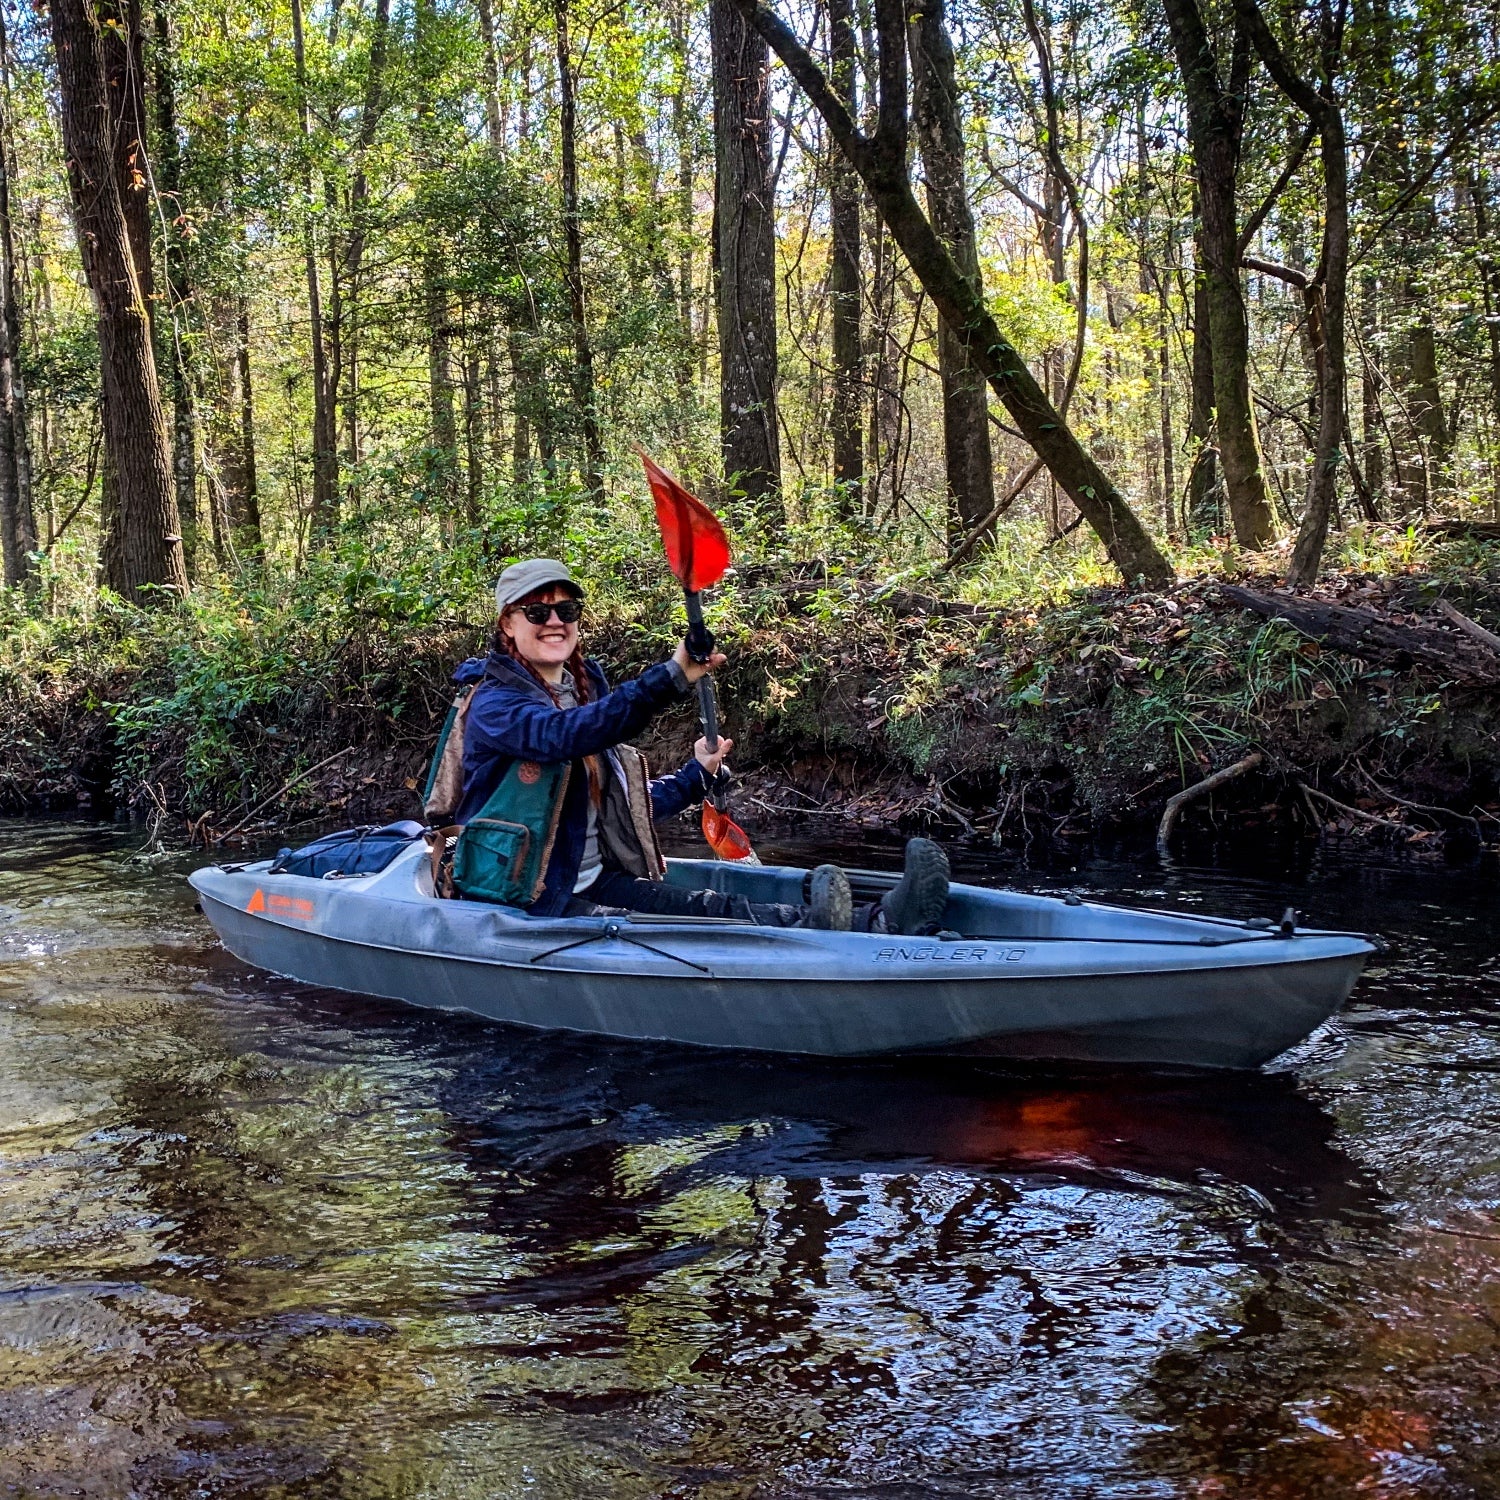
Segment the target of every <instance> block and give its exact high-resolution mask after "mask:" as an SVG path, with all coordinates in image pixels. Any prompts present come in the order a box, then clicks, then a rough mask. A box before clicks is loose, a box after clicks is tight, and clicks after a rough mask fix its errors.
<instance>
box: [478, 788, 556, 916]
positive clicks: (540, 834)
mask: <svg viewBox="0 0 1500 1500" xmlns="http://www.w3.org/2000/svg"><path fill="white" fill-rule="evenodd" d="M572 770H573V767H572V764H571V763H570V762H568V761H559V762H557V763H556V764H553V765H541V764H539V763H538V762H537V761H534V760H518V761H514V762H513V763H512V764H511V767H510V769H509V770H508V771H506V773H505V775H504V776H502V777H501V778H500V785H499V786H497V787H496V788H495V790H494V791H493V792H491V793H490V796H489V799H488V800H487V801H486V802H485V804H484V806H483V807H482V808H480V809H479V813H478V816H476V817H473V818H470V819H469V821H468V822H467V823H465V824H464V825H463V828H462V830H461V831H460V832H459V835H458V842H457V843H456V844H455V845H454V846H453V887H454V890H455V891H457V893H458V894H459V895H461V896H467V897H468V898H469V899H470V900H472V901H495V902H498V903H499V904H500V905H501V906H530V905H531V903H532V902H533V901H535V900H536V898H537V897H538V896H540V895H541V893H542V885H543V884H544V882H545V881H546V878H547V861H548V860H550V859H551V858H552V845H553V842H554V841H555V840H556V838H557V825H558V823H559V822H560V821H561V819H562V810H563V798H564V797H565V795H566V794H567V790H568V777H569V776H570V774H571V773H572Z"/></svg>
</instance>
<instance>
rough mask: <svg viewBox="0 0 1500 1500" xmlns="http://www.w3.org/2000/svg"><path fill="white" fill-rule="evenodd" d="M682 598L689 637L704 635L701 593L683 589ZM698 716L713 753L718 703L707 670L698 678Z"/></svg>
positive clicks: (690, 648) (704, 736) (716, 737)
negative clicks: (685, 603)
mask: <svg viewBox="0 0 1500 1500" xmlns="http://www.w3.org/2000/svg"><path fill="white" fill-rule="evenodd" d="M683 598H684V599H685V600H686V601H687V617H688V636H689V638H690V639H691V637H692V636H693V635H695V634H696V635H699V636H703V635H705V634H706V633H707V629H708V627H707V626H705V625H704V623H703V596H702V594H700V593H699V592H698V591H697V590H696V589H691V590H688V589H684V590H683ZM688 650H689V652H690V653H691V651H692V647H691V646H689V648H688ZM695 659H696V658H695ZM707 659H708V658H707V657H704V658H703V660H705V661H706V660H707ZM698 717H699V718H701V719H702V720H703V738H704V739H705V740H707V741H708V753H709V754H710V755H713V754H714V753H715V752H716V751H717V750H718V748H719V704H718V700H717V699H716V698H715V697H714V683H713V678H712V677H711V676H710V675H709V674H708V673H707V672H705V673H704V674H703V675H702V676H701V677H700V678H699V679H698Z"/></svg>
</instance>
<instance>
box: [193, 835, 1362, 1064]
mask: <svg viewBox="0 0 1500 1500" xmlns="http://www.w3.org/2000/svg"><path fill="white" fill-rule="evenodd" d="M807 878H808V874H807V871H805V870H801V869H796V868H792V867H774V866H758V867H756V866H744V865H738V864H726V863H720V862H718V861H712V860H672V861H670V863H669V867H668V874H667V879H668V880H669V881H671V882H673V883H675V884H678V885H684V886H689V887H710V888H713V889H716V890H721V891H727V892H733V893H737V894H741V895H745V896H748V897H749V898H750V899H752V900H755V901H787V902H797V901H802V900H803V899H804V894H803V893H804V889H805V883H806V881H807ZM190 879H191V881H192V883H193V885H194V887H195V888H196V889H197V891H198V893H199V895H200V897H201V898H202V907H203V911H204V913H205V914H206V915H207V917H208V919H209V921H210V922H212V923H213V925H214V928H215V930H216V931H217V932H218V934H219V937H220V938H221V940H222V941H223V943H224V946H225V947H226V948H228V949H229V951H230V952H231V953H233V954H235V955H236V956H237V957H239V958H241V959H243V960H245V962H247V963H250V964H254V965H255V966H256V967H258V968H262V969H269V970H271V971H272V972H273V973H276V974H281V975H285V976H287V977H288V978H292V979H298V980H302V981H304V982H305V983H308V984H314V985H323V986H326V987H328V988H331V989H338V990H348V991H351V992H353V993H356V994H363V995H374V996H381V997H384V998H387V999H393V1000H404V1001H407V1002H409V1003H411V1004H413V1005H425V1006H433V1007H436V1008H438V1009H442V1010H455V1011H468V1012H471V1013H473V1014H475V1015H479V1016H484V1017H487V1018H488V1019H490V1020H495V1021H505V1022H510V1023H514V1024H518V1025H522V1026H531V1027H543V1028H563V1029H566V1030H570V1031H580V1032H590V1033H594V1034H597V1035H601V1036H610V1037H628V1038H636V1039H652V1040H660V1041H668V1042H675V1043H686V1044H690V1045H695V1046H702V1047H732V1048H748V1049H752V1050H756V1051H765V1052H787V1053H803V1054H812V1055H817V1056H825V1057H870V1056H881V1055H885V1056H893V1055H903V1054H910V1055H937V1056H960V1057H996V1058H1013V1059H1038V1060H1041V1059H1056V1060H1069V1061H1084V1062H1108V1063H1144V1064H1159V1065H1179V1066H1190V1067H1217V1068H1250V1067H1256V1066H1258V1065H1259V1064H1261V1063H1263V1062H1266V1061H1268V1060H1269V1059H1270V1058H1273V1057H1275V1056H1276V1055H1277V1054H1278V1053H1279V1052H1283V1051H1285V1050H1286V1049H1287V1048H1288V1047H1290V1046H1292V1045H1293V1044H1295V1043H1296V1042H1299V1041H1301V1040H1302V1039H1303V1038H1305V1037H1306V1036H1308V1035H1309V1033H1311V1032H1312V1031H1314V1030H1315V1029H1316V1028H1317V1027H1318V1026H1320V1025H1321V1024H1322V1023H1323V1022H1324V1021H1326V1020H1327V1019H1328V1018H1329V1017H1330V1016H1331V1015H1333V1013H1334V1012H1335V1011H1337V1010H1338V1008H1339V1007H1340V1006H1341V1005H1342V1004H1343V1003H1344V1001H1345V999H1347V997H1348V995H1349V992H1350V990H1351V989H1352V988H1353V986H1354V982H1355V980H1356V979H1357V978H1358V977H1359V972H1360V969H1361V967H1362V966H1363V964H1364V961H1365V959H1366V957H1367V956H1368V955H1369V954H1370V953H1371V952H1373V951H1374V949H1373V946H1372V944H1371V943H1370V941H1369V940H1368V939H1367V938H1365V937H1363V936H1361V935H1360V934H1357V933H1345V932H1320V931H1315V930H1312V929H1304V928H1296V929H1294V930H1290V931H1288V930H1286V929H1284V928H1277V927H1273V926H1271V925H1270V924H1269V923H1266V922H1261V923H1259V924H1257V923H1255V922H1238V921H1231V920H1228V919H1224V918H1217V917H1200V916H1182V915H1178V914H1176V913H1171V912H1160V911H1140V910H1134V909H1129V908H1124V907H1118V906H1109V905H1105V904H1102V903H1096V902H1091V901H1082V900H1080V899H1079V898H1078V897H1077V896H1074V895H1066V896H1047V895H1028V894H1025V893H1022V892H1018V891H1007V890H988V889H985V888H982V887H979V886H972V885H960V884H955V885H954V886H953V888H952V893H951V896H950V899H949V903H948V909H947V912H946V915H945V918H944V920H945V923H946V926H947V928H949V929H951V931H950V932H948V933H945V934H944V935H943V936H942V937H938V938H911V937H893V936H886V935H879V934H870V933H854V932H821V931H816V930H806V929H800V928H776V927H756V926H751V925H748V924H745V923H738V922H731V921H725V920H716V919H711V918H668V917H651V916H642V915H631V916H623V915H622V916H617V917H534V916H530V915H528V914H527V913H525V912H522V911H518V910H515V909H513V908H509V907H502V906H491V905H486V904H482V903H478V902H470V901H447V900H439V899H437V898H436V897H435V896H434V894H433V889H432V879H431V875H430V873H429V869H428V862H427V851H426V846H425V845H424V844H423V842H422V841H421V840H416V841H415V842H414V843H413V844H412V847H411V848H410V849H409V850H407V851H404V852H403V853H401V854H400V855H398V856H397V858H396V859H395V861H394V862H393V863H392V864H390V865H389V866H387V867H386V869H384V870H382V871H380V872H379V873H378V874H373V875H361V876H353V877H349V878H339V879H329V878H325V879H314V878H312V877H309V876H303V875H290V874H276V875H273V874H271V873H270V861H268V860H267V861H260V862H258V863H253V864H244V865H221V866H214V865H210V866H206V867H204V868H203V869H200V870H197V871H196V872H194V874H193V875H192V876H191V877H190ZM895 879H896V877H895V876H891V875H882V874H878V873H875V872H870V871H854V872H851V880H852V881H853V884H854V887H855V894H856V899H859V898H864V899H874V898H875V897H876V896H878V895H879V893H880V892H881V891H883V890H885V889H888V888H889V887H890V885H891V884H893V883H894V881H895ZM953 933H958V934H962V936H959V937H954V936H952V934H953Z"/></svg>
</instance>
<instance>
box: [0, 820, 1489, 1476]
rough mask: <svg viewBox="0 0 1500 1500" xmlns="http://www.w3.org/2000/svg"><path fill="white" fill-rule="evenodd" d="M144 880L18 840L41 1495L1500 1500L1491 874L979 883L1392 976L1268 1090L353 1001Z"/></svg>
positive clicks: (53, 846)
mask: <svg viewBox="0 0 1500 1500" xmlns="http://www.w3.org/2000/svg"><path fill="white" fill-rule="evenodd" d="M139 843H140V835H139V834H138V833H136V834H132V833H130V832H129V831H127V830H120V829H114V828H100V827H93V826H88V825H82V824H61V823H23V822H11V823H0V1493H3V1494H14V1495H20V1496H32V1495H36V1496H52V1495H84V1496H143V1497H155V1496H164V1497H165V1496H172V1497H176V1496H183V1497H187V1496H193V1497H197V1496H298V1497H324V1496H327V1497H389V1496H443V1497H512V1496H516V1497H519V1496H523V1495H524V1496H528V1497H546V1500H553V1497H556V1500H578V1497H609V1500H613V1497H622V1500H623V1497H629V1500H634V1497H652V1496H670V1497H693V1500H740V1497H744V1500H749V1497H767V1500H770V1497H814V1496H817V1497H830V1500H831V1497H870V1500H874V1497H877V1496H878V1497H882V1500H915V1497H927V1496H933V1497H945V1500H947V1497H969V1496H973V1497H981V1496H982V1497H1023V1496H1024V1497H1031V1496H1037V1497H1042V1496H1046V1497H1071V1496H1080V1497H1082V1496H1087V1497H1094V1496H1108V1497H1138V1496H1139V1497H1147V1496H1150V1497H1157V1496H1161V1497H1178V1496H1182V1497H1207V1496H1215V1497H1217V1496H1237V1497H1238V1496H1243V1497H1246V1500H1248V1497H1252V1496H1253V1497H1255V1500H1278V1497H1286V1500H1294V1497H1295V1500H1300V1497H1305V1496H1312V1495H1330V1496H1343V1495H1351V1496H1352V1495H1365V1494H1373V1495H1380V1496H1412V1497H1418V1496H1420V1497H1448V1496H1455V1497H1457V1496H1475V1497H1487V1496H1493V1495H1495V1494H1497V1493H1500V1275H1497V1273H1500V920H1497V911H1496V908H1497V899H1496V898H1497V891H1500V880H1497V878H1496V872H1495V869H1494V866H1493V863H1489V864H1480V865H1475V866H1471V867H1464V868H1453V867H1447V868H1445V867H1431V868H1413V867H1411V866H1409V865H1407V866H1403V865H1400V864H1394V863H1392V864H1384V863H1382V862H1381V861H1380V859H1379V857H1378V856H1375V855H1371V856H1367V857H1363V856H1358V855H1349V856H1347V857H1342V858H1340V857H1334V856H1330V855H1314V854H1309V853H1307V852H1306V851H1302V852H1300V853H1296V854H1295V857H1293V856H1291V855H1289V854H1288V853H1287V851H1281V850H1271V849H1267V850H1265V851H1262V852H1261V854H1260V856H1259V862H1257V861H1254V860H1251V859H1250V858H1249V857H1248V856H1246V857H1243V858H1242V859H1241V860H1239V861H1238V862H1235V863H1231V864H1228V865H1221V866H1219V867H1215V868H1208V867H1193V866H1185V867H1181V868H1177V869H1174V870H1171V871H1163V870H1162V869H1160V868H1158V867H1156V866H1154V865H1141V864H1131V863H1127V862H1120V863H1113V862H1110V861H1108V860H1106V859H1102V858H1096V859H1093V860H1091V861H1082V860H1080V861H1079V863H1078V865H1077V866H1076V867H1072V866H1068V865H1063V866H1053V867H1051V868H1045V867H1043V868H1028V867H1026V866H1024V865H1022V864H1019V863H1018V862H1016V861H1015V860H1013V859H1010V858H1005V857H1002V856H1000V855H996V856H995V857H994V858H993V859H990V860H983V859H980V858H979V857H977V856H974V855H972V854H968V853H965V852H963V851H957V850H956V851H955V852H954V860H955V868H956V873H959V874H961V875H963V876H965V877H966V878H970V879H976V880H980V881H994V882H1000V881H1013V882H1015V883H1018V884H1024V885H1027V886H1030V887H1035V888H1038V889H1046V890H1055V889H1059V888H1061V887H1063V886H1073V887H1075V888H1077V889H1079V890H1081V891H1082V892H1084V893H1085V894H1088V895H1092V896H1097V897H1102V898H1106V899H1119V900H1122V901H1126V902H1141V903H1146V904H1151V905H1161V906H1170V907H1175V908H1180V909H1190V910H1202V911H1210V912H1214V913H1221V914H1225V915H1232V916H1251V915H1266V916H1272V917H1279V916H1280V914H1281V911H1282V909H1283V908H1284V907H1285V906H1286V905H1288V904H1292V905H1295V906H1297V907H1299V908H1300V909H1302V910H1304V911H1305V912H1307V913H1309V919H1310V920H1312V921H1313V922H1315V923H1317V924H1319V925H1328V926H1337V927H1356V928H1361V929H1365V930H1374V931H1378V932H1380V933H1382V934H1383V935H1384V936H1385V937H1386V938H1387V939H1388V940H1389V942H1390V945H1391V946H1390V951H1389V952H1387V953H1385V954H1382V955H1379V956H1378V957H1377V958H1376V959H1375V960H1374V961H1373V963H1372V967H1371V968H1370V969H1369V970H1368V972H1367V975H1366V977H1365V978H1364V979H1363V980H1362V981H1361V983H1360V985H1359V987H1358V988H1357V989H1356V991H1355V994H1354V997H1353V1000H1352V1001H1351V1003H1350V1005H1349V1006H1348V1008H1347V1009H1346V1011H1345V1012H1344V1013H1343V1014H1342V1015H1340V1016H1339V1017H1338V1018H1337V1019H1336V1020H1335V1021H1334V1022H1333V1023H1331V1024H1330V1025H1329V1026H1327V1027H1325V1028H1324V1029H1323V1030H1322V1031H1320V1032H1319V1033H1317V1034H1316V1035H1315V1036H1314V1037H1313V1038H1311V1039H1310V1040H1309V1041H1308V1042H1307V1043H1306V1044H1304V1045H1303V1046H1302V1047H1300V1048H1298V1049H1297V1050H1296V1051H1295V1052H1293V1053H1291V1054H1288V1055H1286V1056H1285V1057H1284V1058H1282V1059H1280V1060H1278V1062H1277V1063H1275V1064H1273V1065H1272V1066H1271V1067H1270V1068H1268V1069H1266V1070H1264V1071H1262V1072H1260V1073H1257V1074H1244V1075H1203V1076H1184V1075H1179V1076H1166V1075H1154V1074H1150V1073H1144V1072H1137V1073H1129V1072H1121V1073H1115V1074H1102V1073H1095V1074H1089V1075H1082V1074H1072V1075H1070V1074H1066V1073H1061V1072H1054V1073H1041V1072H1029V1073H1028V1072H1009V1073H1007V1072H1004V1071H998V1070H982V1069H976V1068H972V1067H960V1066H957V1065H954V1064H929V1065H924V1066H912V1065H893V1064H880V1063H865V1064H843V1065H824V1064H815V1063H811V1062H798V1061H792V1060H787V1059H777V1058H765V1059H761V1058H755V1057H747V1056H722V1055H714V1054H704V1053H694V1052H691V1051H688V1050H682V1049H670V1048H656V1047H649V1046H639V1045H633V1044H632V1045H622V1044H615V1043H610V1042H605V1041H600V1040H596V1039H590V1038H583V1037H576V1036H569V1035H564V1034H557V1033H531V1032H525V1031H521V1030H518V1029H511V1028H504V1027H499V1026H491V1025H486V1024H482V1023H480V1022H477V1021H474V1020H469V1019H465V1018H463V1017H456V1016H445V1015H441V1014H437V1013H434V1012H427V1011H417V1010H413V1009H409V1008H406V1007H403V1006H400V1005H395V1004H388V1003H384V1002H379V1001H373V1000H364V999H359V998H355V997H351V996H347V995H340V994H336V993H333V992H329V991H321V990H314V989H310V988H308V987H306V986H301V985H297V984H293V983H290V982H287V981H282V980H277V979H273V978H270V977H267V976H263V975H259V974H256V973H255V972H253V971H250V970H249V969H247V967H246V966H245V965H244V964H242V963H240V962H239V961H238V960H235V959H234V958H232V957H231V956H229V955H228V954H227V953H225V952H224V951H223V950H222V949H220V948H219V947H218V945H217V943H216V942H215V940H214V937H213V934H212V932H211V930H210V929H209V927H208V925H207V923H206V922H205V921H204V919H203V918H202V917H201V916H199V915H198V914H197V913H196V912H195V911H194V906H193V893H192V891H191V890H190V889H189V888H188V886H187V885H186V883H185V882H184V879H183V876H184V874H185V873H186V871H187V870H188V869H189V868H191V865H192V863H193V862H194V861H192V860H190V859H187V858H177V857H172V858H168V857H164V856H156V857H149V856H142V855H141V854H139V853H138V852H137V849H138V845H139ZM762 852H763V853H764V854H766V855H767V857H768V858H770V859H777V858H780V859H785V860H787V861H788V862H796V863H803V864H807V863H815V862H816V861H817V860H818V859H820V858H823V857H838V858H841V859H844V860H845V861H847V862H849V863H851V864H867V865H873V864H879V865H884V866H887V867H892V866H894V865H895V864H897V863H898V862H899V847H898V846H896V845H894V844H890V845H885V846H877V847H873V848H863V849H853V848H850V847H848V846H841V847H840V849H839V850H838V851H837V853H836V854H834V853H833V852H832V851H830V850H829V849H828V848H827V846H820V845H817V844H815V843H813V842H811V841H808V842H802V843H795V842H793V843H788V842H785V841H783V842H782V843H781V844H779V845H777V846H774V847H772V848H768V849H766V850H763V851H762ZM201 857H202V856H199V858H200V859H201Z"/></svg>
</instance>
